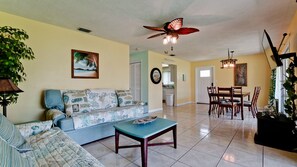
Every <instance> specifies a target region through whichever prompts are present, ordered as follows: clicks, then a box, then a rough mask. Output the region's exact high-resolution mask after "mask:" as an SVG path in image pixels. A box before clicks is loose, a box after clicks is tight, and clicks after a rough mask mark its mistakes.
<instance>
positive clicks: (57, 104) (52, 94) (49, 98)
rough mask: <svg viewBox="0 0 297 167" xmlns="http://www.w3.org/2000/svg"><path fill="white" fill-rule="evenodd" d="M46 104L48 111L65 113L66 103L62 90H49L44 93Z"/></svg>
mask: <svg viewBox="0 0 297 167" xmlns="http://www.w3.org/2000/svg"><path fill="white" fill-rule="evenodd" d="M44 103H45V107H46V108H47V109H57V110H60V111H64V103H63V100H62V95H61V91H60V90H56V89H48V90H46V91H44Z"/></svg>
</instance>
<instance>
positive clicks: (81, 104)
mask: <svg viewBox="0 0 297 167" xmlns="http://www.w3.org/2000/svg"><path fill="white" fill-rule="evenodd" d="M63 101H64V104H65V111H66V115H67V116H73V115H76V114H77V113H87V112H90V104H89V102H88V98H87V95H86V93H85V91H84V90H82V91H74V92H66V93H64V95H63Z"/></svg>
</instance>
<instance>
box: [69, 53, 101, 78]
mask: <svg viewBox="0 0 297 167" xmlns="http://www.w3.org/2000/svg"><path fill="white" fill-rule="evenodd" d="M71 77H72V78H90V79H97V78H99V54H98V53H95V52H88V51H82V50H75V49H72V50H71Z"/></svg>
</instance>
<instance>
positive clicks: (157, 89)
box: [148, 51, 191, 111]
mask: <svg viewBox="0 0 297 167" xmlns="http://www.w3.org/2000/svg"><path fill="white" fill-rule="evenodd" d="M148 62H149V63H148V64H149V65H148V68H149V70H148V73H149V74H148V76H149V77H150V72H151V70H152V69H153V68H159V69H160V70H161V69H162V63H167V64H174V65H176V66H177V83H176V85H175V88H176V91H177V93H176V96H175V98H176V102H177V105H182V104H185V103H189V102H191V98H190V97H191V87H190V85H191V79H190V73H191V72H190V62H189V61H185V60H181V59H178V58H174V57H169V56H166V55H162V54H159V53H155V52H152V51H149V52H148ZM182 74H185V76H186V80H185V81H182ZM162 91H163V90H162V83H161V82H160V83H159V84H154V83H153V82H152V81H151V80H150V78H149V84H148V92H149V93H148V94H149V98H148V99H149V101H148V103H149V109H150V111H155V110H160V109H161V108H162Z"/></svg>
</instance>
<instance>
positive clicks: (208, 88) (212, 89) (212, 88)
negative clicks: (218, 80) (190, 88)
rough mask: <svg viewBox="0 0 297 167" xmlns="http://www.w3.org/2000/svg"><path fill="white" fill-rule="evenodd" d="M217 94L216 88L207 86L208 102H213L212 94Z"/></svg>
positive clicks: (214, 97)
mask: <svg viewBox="0 0 297 167" xmlns="http://www.w3.org/2000/svg"><path fill="white" fill-rule="evenodd" d="M216 92H217V88H216V87H215V86H208V87H207V93H208V97H209V99H210V100H215V99H216V96H212V95H211V94H212V93H216Z"/></svg>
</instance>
